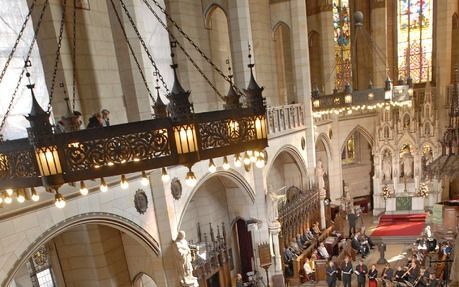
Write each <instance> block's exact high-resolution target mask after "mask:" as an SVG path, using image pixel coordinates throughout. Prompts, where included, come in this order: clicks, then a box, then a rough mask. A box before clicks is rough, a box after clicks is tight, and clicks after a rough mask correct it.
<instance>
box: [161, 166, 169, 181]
mask: <svg viewBox="0 0 459 287" xmlns="http://www.w3.org/2000/svg"><path fill="white" fill-rule="evenodd" d="M170 179H171V177H170V176H169V174H168V173H167V169H166V168H165V167H163V168H162V169H161V180H162V181H163V182H164V183H166V182H169V180H170Z"/></svg>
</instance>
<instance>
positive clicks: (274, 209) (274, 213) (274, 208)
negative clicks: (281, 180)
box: [268, 186, 287, 221]
mask: <svg viewBox="0 0 459 287" xmlns="http://www.w3.org/2000/svg"><path fill="white" fill-rule="evenodd" d="M285 188H286V186H284V187H282V188H280V189H279V190H278V193H275V192H272V191H268V195H269V198H270V199H271V218H270V219H271V221H276V220H277V218H278V217H279V212H278V208H279V201H284V200H286V199H287V195H286V194H279V193H280V192H281V191H282V190H283V189H285Z"/></svg>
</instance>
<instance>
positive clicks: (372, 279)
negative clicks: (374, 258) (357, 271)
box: [368, 264, 378, 287]
mask: <svg viewBox="0 0 459 287" xmlns="http://www.w3.org/2000/svg"><path fill="white" fill-rule="evenodd" d="M377 277H378V270H376V265H374V264H373V265H371V269H370V271H368V287H377V286H378V283H377V281H376V278H377Z"/></svg>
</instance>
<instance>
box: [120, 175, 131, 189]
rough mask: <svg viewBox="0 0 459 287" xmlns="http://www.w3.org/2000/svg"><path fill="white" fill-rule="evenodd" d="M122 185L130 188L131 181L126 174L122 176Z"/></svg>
mask: <svg viewBox="0 0 459 287" xmlns="http://www.w3.org/2000/svg"><path fill="white" fill-rule="evenodd" d="M120 185H121V188H122V189H128V188H129V182H128V180H127V178H126V176H125V175H124V174H123V175H122V176H121V181H120Z"/></svg>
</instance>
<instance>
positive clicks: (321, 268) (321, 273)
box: [316, 259, 327, 281]
mask: <svg viewBox="0 0 459 287" xmlns="http://www.w3.org/2000/svg"><path fill="white" fill-rule="evenodd" d="M326 268H327V260H326V259H317V260H316V277H317V278H316V280H317V281H325V280H327V275H326Z"/></svg>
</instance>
